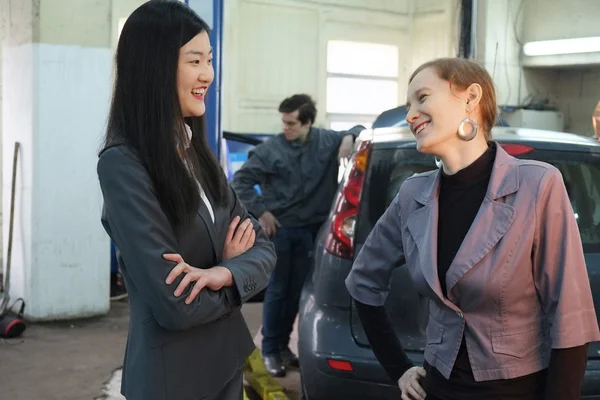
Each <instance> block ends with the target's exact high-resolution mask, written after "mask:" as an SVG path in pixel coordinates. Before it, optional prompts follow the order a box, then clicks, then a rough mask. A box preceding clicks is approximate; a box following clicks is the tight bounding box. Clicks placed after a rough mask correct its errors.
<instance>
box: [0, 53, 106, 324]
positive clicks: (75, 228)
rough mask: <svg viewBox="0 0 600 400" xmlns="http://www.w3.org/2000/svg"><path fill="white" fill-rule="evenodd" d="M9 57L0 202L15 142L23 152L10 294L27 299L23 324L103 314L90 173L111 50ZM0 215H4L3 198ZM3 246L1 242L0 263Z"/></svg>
mask: <svg viewBox="0 0 600 400" xmlns="http://www.w3.org/2000/svg"><path fill="white" fill-rule="evenodd" d="M7 51H8V53H9V54H8V56H7V57H4V58H3V60H5V62H4V72H5V73H8V74H9V75H10V76H11V79H10V80H5V86H4V97H5V98H10V99H11V101H10V102H6V103H4V111H5V113H4V115H5V118H4V120H3V122H4V129H3V131H4V137H3V141H4V146H3V153H2V160H3V191H4V193H5V194H8V193H10V185H11V174H12V159H13V157H12V152H13V143H14V142H15V141H19V142H21V145H22V153H21V158H20V163H19V179H18V185H17V197H16V204H17V207H16V213H15V234H14V243H13V246H14V247H13V257H12V275H13V277H12V279H11V281H12V285H13V287H12V294H13V296H17V297H25V299H26V300H27V302H28V307H27V309H26V310H27V316H28V317H29V318H30V319H34V320H39V319H62V318H70V317H75V316H76V317H84V316H90V315H97V314H103V313H105V312H106V311H108V307H109V303H108V292H109V265H110V264H109V251H108V250H109V242H108V238H107V236H106V234H105V233H104V230H103V229H102V227H101V225H100V222H99V221H100V211H101V196H100V192H99V188H98V180H97V175H96V170H95V167H96V160H97V151H98V149H99V146H100V143H101V137H102V134H103V128H104V124H105V118H106V112H107V106H108V103H109V91H110V72H111V69H110V65H111V63H110V60H111V51H110V50H109V49H106V48H85V47H79V46H61V45H46V44H27V45H23V46H19V47H14V48H9V49H7ZM24 66H27V67H24ZM2 209H3V215H5V216H8V215H9V210H10V196H9V195H5V196H4V197H3V207H2ZM7 222H8V221H7V218H6V219H5V223H4V224H3V234H4V238H5V239H6V238H7V237H8V233H7V232H8V227H9V224H8V223H7ZM6 248H7V246H6V240H5V244H4V254H5V255H6Z"/></svg>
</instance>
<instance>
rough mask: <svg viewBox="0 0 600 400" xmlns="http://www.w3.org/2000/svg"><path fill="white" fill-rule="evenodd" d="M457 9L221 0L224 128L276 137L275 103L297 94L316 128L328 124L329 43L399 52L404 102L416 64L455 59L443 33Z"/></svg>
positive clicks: (356, 1) (397, 2) (443, 4)
mask: <svg viewBox="0 0 600 400" xmlns="http://www.w3.org/2000/svg"><path fill="white" fill-rule="evenodd" d="M456 5H457V3H456V0H443V1H427V2H424V1H417V0H394V1H389V0H378V1H370V2H364V1H362V0H352V1H347V0H309V1H300V0H229V1H226V2H225V13H224V18H225V22H224V26H225V31H224V51H223V128H224V129H225V130H232V131H236V132H270V133H276V132H279V131H280V130H281V126H280V125H281V124H280V121H279V114H278V112H277V108H278V106H279V103H280V102H281V101H282V100H283V99H284V98H285V97H287V96H290V95H292V94H294V93H299V92H305V93H308V94H310V95H312V96H313V97H314V98H315V100H316V101H317V107H318V109H319V114H318V116H317V121H316V125H317V126H326V125H328V121H327V120H326V114H325V100H326V80H327V69H326V56H327V53H326V52H327V41H328V40H333V39H338V40H353V41H370V42H376V43H386V44H393V45H396V46H399V49H400V60H399V62H400V76H399V79H398V81H399V96H398V104H402V103H403V102H404V101H405V97H406V94H405V92H406V85H407V79H408V76H409V75H410V73H411V72H412V70H413V68H414V67H415V65H418V64H420V63H421V62H422V61H425V60H428V59H431V58H435V57H441V56H449V55H453V54H455V52H454V51H453V50H452V48H453V47H454V43H452V40H451V39H450V38H451V34H450V33H449V32H448V30H449V29H452V26H453V18H455V17H456V10H457V9H456ZM415 21H416V22H415ZM411 34H412V36H411ZM349 62H350V60H349ZM382 111H383V110H382Z"/></svg>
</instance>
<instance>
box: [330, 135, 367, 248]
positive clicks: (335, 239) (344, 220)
mask: <svg viewBox="0 0 600 400" xmlns="http://www.w3.org/2000/svg"><path fill="white" fill-rule="evenodd" d="M370 150H371V142H369V141H363V142H361V143H360V145H359V147H358V150H357V151H356V153H355V154H354V156H352V159H351V160H350V167H348V169H347V170H346V174H345V175H344V181H343V183H342V190H341V191H340V193H338V196H337V198H336V199H335V206H334V208H333V212H332V215H331V227H330V231H329V234H328V235H327V238H326V240H325V249H326V250H327V251H328V252H329V253H331V254H333V255H335V256H338V257H341V258H346V259H351V258H352V256H353V250H354V243H353V239H354V230H355V224H356V214H357V213H358V205H359V203H360V196H361V193H362V187H363V182H364V177H365V171H366V169H367V161H368V158H369V153H370Z"/></svg>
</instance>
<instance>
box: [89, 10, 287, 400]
mask: <svg viewBox="0 0 600 400" xmlns="http://www.w3.org/2000/svg"><path fill="white" fill-rule="evenodd" d="M208 33H209V28H208V25H207V24H206V23H205V22H204V21H203V20H202V19H201V18H200V17H198V16H197V15H196V14H195V13H194V12H193V11H192V10H191V9H190V8H189V7H188V6H186V5H185V4H183V3H182V2H180V1H167V0H152V1H149V2H147V3H145V4H144V5H142V6H141V7H139V8H138V9H137V10H136V11H135V12H134V13H133V14H132V15H131V16H130V17H129V18H128V20H127V22H126V23H125V25H124V27H123V30H122V33H121V36H120V38H119V43H118V48H117V54H116V79H115V87H114V93H113V99H112V104H111V108H110V115H109V119H108V127H107V133H106V138H105V143H104V146H103V149H102V151H101V153H100V157H99V161H98V176H99V180H100V186H101V188H102V194H103V197H104V210H103V215H102V223H103V225H104V228H105V229H106V232H107V233H108V234H109V236H110V237H111V239H112V240H113V241H114V243H115V244H116V247H117V249H118V253H119V264H120V266H121V270H122V273H123V277H124V279H125V284H126V287H127V291H128V293H129V299H130V310H131V311H130V313H131V315H130V328H129V335H128V341H127V349H126V352H125V361H124V368H123V383H122V388H121V391H122V393H123V395H124V396H125V397H126V398H127V399H128V400H142V399H143V400H153V399H156V400H167V399H176V400H187V399H190V400H192V399H193V400H197V399H225V400H229V399H241V398H242V393H243V388H242V370H241V368H242V366H243V364H244V361H245V360H246V358H247V357H248V356H249V355H250V353H251V352H252V350H253V349H254V344H253V341H252V338H251V336H250V333H249V331H248V328H247V326H246V323H245V321H244V318H243V316H242V314H241V312H240V308H241V304H243V303H244V302H245V301H247V300H248V299H250V298H251V297H252V296H253V295H255V294H256V293H258V292H259V291H261V290H262V289H264V288H265V286H266V285H267V282H268V277H269V275H270V272H271V270H272V269H273V267H274V265H275V259H276V256H275V251H274V248H273V245H272V243H271V242H270V241H269V239H268V238H267V236H266V235H265V233H264V232H263V231H262V229H261V227H260V225H259V224H258V223H257V221H256V220H254V219H253V218H252V217H250V216H249V214H248V213H247V211H246V209H245V208H244V207H243V206H242V205H241V204H240V202H239V200H238V198H237V196H236V194H235V192H234V191H233V190H232V189H231V188H230V187H229V186H228V183H227V180H226V178H225V175H224V173H223V171H222V169H221V167H220V166H219V164H218V162H217V160H216V159H215V157H214V156H213V154H212V153H211V150H210V148H209V146H208V144H207V141H206V137H205V132H204V119H203V115H204V113H205V103H204V96H205V95H206V91H207V89H208V87H209V86H210V84H211V83H212V81H213V77H214V71H213V67H212V64H211V60H212V49H211V46H210V42H209V36H208Z"/></svg>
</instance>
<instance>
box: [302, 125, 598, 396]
mask: <svg viewBox="0 0 600 400" xmlns="http://www.w3.org/2000/svg"><path fill="white" fill-rule="evenodd" d="M493 136H494V138H495V139H496V140H497V141H498V142H499V143H500V144H501V145H502V147H503V148H504V149H505V150H506V151H507V152H508V153H509V154H512V155H514V156H516V157H519V158H528V159H535V160H540V161H545V162H548V163H550V164H553V165H554V166H556V167H557V168H558V169H559V170H560V171H561V173H562V175H563V178H564V180H565V184H566V186H567V190H568V192H569V196H570V198H571V204H572V206H573V210H574V212H575V215H576V218H577V221H578V225H579V229H580V232H581V236H582V241H583V247H584V252H585V257H586V261H587V267H588V273H589V277H590V281H591V285H592V291H593V295H594V304H595V307H596V311H597V312H600V143H599V142H597V141H594V140H591V139H587V138H583V137H581V136H577V135H572V134H567V133H559V132H549V131H538V130H531V129H519V128H503V127H495V128H494V129H493ZM435 168H436V164H435V160H434V158H433V157H432V156H428V155H424V154H421V153H419V152H417V151H416V144H415V141H414V137H413V135H412V134H411V133H410V131H409V130H408V128H406V127H400V128H382V129H375V130H367V131H364V132H363V133H362V134H361V136H360V137H359V140H358V141H357V145H356V149H355V152H354V154H353V157H352V160H351V163H350V165H349V167H348V168H347V170H346V173H345V176H344V180H343V181H342V184H341V185H340V188H339V190H338V193H337V198H336V200H335V201H334V204H333V206H332V210H331V214H330V218H329V220H328V221H327V222H326V223H325V224H324V226H323V228H322V229H321V232H320V234H319V237H318V239H317V243H316V247H315V255H314V265H313V267H312V268H313V270H312V273H311V275H310V278H309V279H308V281H307V283H306V286H305V287H304V291H303V294H302V299H301V305H300V324H299V343H298V351H299V357H300V364H301V372H302V381H303V390H304V396H305V398H307V399H309V400H331V399H338V398H339V399H344V400H347V399H361V400H365V399H382V398H383V399H396V400H397V399H399V398H400V391H399V389H398V387H397V385H396V383H395V382H392V381H391V380H390V378H389V377H388V376H387V375H386V373H385V371H384V370H383V368H382V367H381V366H380V365H379V363H378V362H377V360H376V358H375V356H374V355H373V352H372V351H371V349H370V347H369V342H368V340H367V337H366V335H365V332H364V331H363V327H362V325H361V323H360V320H359V318H358V315H357V313H356V310H355V309H354V308H353V306H352V302H351V300H350V295H349V294H348V291H347V290H346V287H345V285H344V279H345V278H346V276H347V274H348V272H349V271H350V268H351V266H352V260H353V257H355V256H356V255H357V254H358V251H359V250H360V248H361V245H362V244H363V243H364V242H365V240H366V238H367V236H368V234H369V232H370V231H371V229H372V228H373V226H374V225H375V223H376V222H377V220H378V219H379V217H380V216H381V215H382V214H383V212H384V211H385V209H386V208H387V206H388V205H389V204H390V202H391V200H392V199H393V197H394V196H395V195H396V193H397V192H398V189H399V188H400V185H401V184H402V182H403V181H404V180H405V179H406V178H407V177H409V176H411V175H412V174H415V173H420V172H425V171H428V170H432V169H435ZM386 309H387V311H388V313H389V315H390V317H391V319H392V321H393V322H394V327H395V330H396V334H397V335H398V337H399V338H400V340H401V342H402V344H403V345H404V347H405V348H406V349H407V351H408V354H409V357H410V358H411V359H412V360H413V362H414V363H415V364H417V365H422V363H423V350H424V348H425V344H426V343H425V329H426V324H427V314H428V309H427V302H426V301H424V299H423V298H422V297H421V296H420V295H419V294H418V293H417V292H416V290H415V288H414V287H413V285H412V282H411V279H410V276H409V274H408V271H407V269H406V268H397V269H396V270H395V272H394V274H393V276H392V283H391V290H390V295H389V297H388V300H387V302H386ZM582 394H583V397H582V398H584V399H600V344H599V343H593V344H591V345H590V346H589V353H588V364H587V370H586V374H585V381H584V386H583V392H582Z"/></svg>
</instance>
